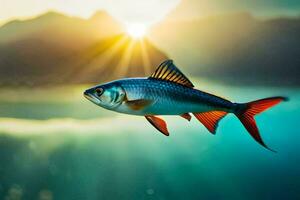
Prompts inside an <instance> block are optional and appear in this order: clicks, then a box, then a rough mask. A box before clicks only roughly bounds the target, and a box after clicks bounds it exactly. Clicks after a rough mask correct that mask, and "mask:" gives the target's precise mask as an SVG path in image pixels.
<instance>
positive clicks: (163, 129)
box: [145, 115, 170, 136]
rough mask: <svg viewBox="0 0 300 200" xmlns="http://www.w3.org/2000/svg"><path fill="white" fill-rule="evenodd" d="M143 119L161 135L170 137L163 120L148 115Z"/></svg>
mask: <svg viewBox="0 0 300 200" xmlns="http://www.w3.org/2000/svg"><path fill="white" fill-rule="evenodd" d="M145 117H146V119H147V120H148V121H149V122H150V123H151V124H152V125H153V126H154V127H155V128H156V129H157V130H159V131H160V132H161V133H163V134H164V135H166V136H169V135H170V134H169V131H168V128H167V123H166V122H165V121H164V120H163V119H161V118H159V117H155V116H152V115H148V116H145Z"/></svg>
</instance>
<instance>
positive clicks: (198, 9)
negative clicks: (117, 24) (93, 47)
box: [0, 0, 300, 23]
mask: <svg viewBox="0 0 300 200" xmlns="http://www.w3.org/2000/svg"><path fill="white" fill-rule="evenodd" d="M178 4H180V5H181V6H180V15H183V16H184V17H198V16H201V15H207V14H210V13H213V14H215V13H218V12H226V11H230V12H231V11H249V12H251V13H253V14H257V15H262V16H263V15H268V16H269V15H271V16H273V15H300V1H299V0H251V1H250V0H0V23H1V21H2V22H4V21H8V20H11V19H15V18H30V17H32V16H35V15H37V14H41V13H43V12H46V11H48V10H54V11H60V12H63V13H66V14H69V15H75V16H80V17H84V18H88V17H89V16H91V15H92V14H93V13H94V12H95V11H97V10H101V9H104V10H106V11H107V12H109V13H110V14H111V15H113V16H114V17H116V18H117V19H119V20H120V21H122V22H125V23H126V22H129V23H131V22H134V23H135V22H137V23H140V22H142V23H154V22H157V21H159V20H161V19H162V18H163V17H164V16H166V15H167V14H168V13H169V12H170V11H171V10H173V9H174V8H175V7H176V6H178Z"/></svg>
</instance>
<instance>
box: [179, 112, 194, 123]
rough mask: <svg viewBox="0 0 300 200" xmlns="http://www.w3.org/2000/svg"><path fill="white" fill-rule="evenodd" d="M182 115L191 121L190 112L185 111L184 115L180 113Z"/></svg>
mask: <svg viewBox="0 0 300 200" xmlns="http://www.w3.org/2000/svg"><path fill="white" fill-rule="evenodd" d="M180 116H181V117H183V118H184V119H186V120H188V121H191V119H192V116H191V115H190V114H189V113H184V114H182V115H180Z"/></svg>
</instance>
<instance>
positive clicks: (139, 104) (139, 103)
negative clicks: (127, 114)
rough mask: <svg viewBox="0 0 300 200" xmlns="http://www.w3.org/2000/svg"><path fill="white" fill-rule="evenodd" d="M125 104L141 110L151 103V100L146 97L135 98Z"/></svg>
mask: <svg viewBox="0 0 300 200" xmlns="http://www.w3.org/2000/svg"><path fill="white" fill-rule="evenodd" d="M125 104H126V105H127V106H128V107H129V108H131V109H132V110H142V109H144V108H145V107H147V106H149V105H151V104H152V101H151V100H147V99H137V100H128V101H126V102H125Z"/></svg>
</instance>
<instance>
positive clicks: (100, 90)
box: [96, 88, 103, 96]
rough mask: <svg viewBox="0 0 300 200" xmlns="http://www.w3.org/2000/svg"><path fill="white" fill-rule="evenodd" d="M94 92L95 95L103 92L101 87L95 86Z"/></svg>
mask: <svg viewBox="0 0 300 200" xmlns="http://www.w3.org/2000/svg"><path fill="white" fill-rule="evenodd" d="M96 93H97V95H98V96H99V95H101V94H102V93H103V89H102V88H96Z"/></svg>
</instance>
